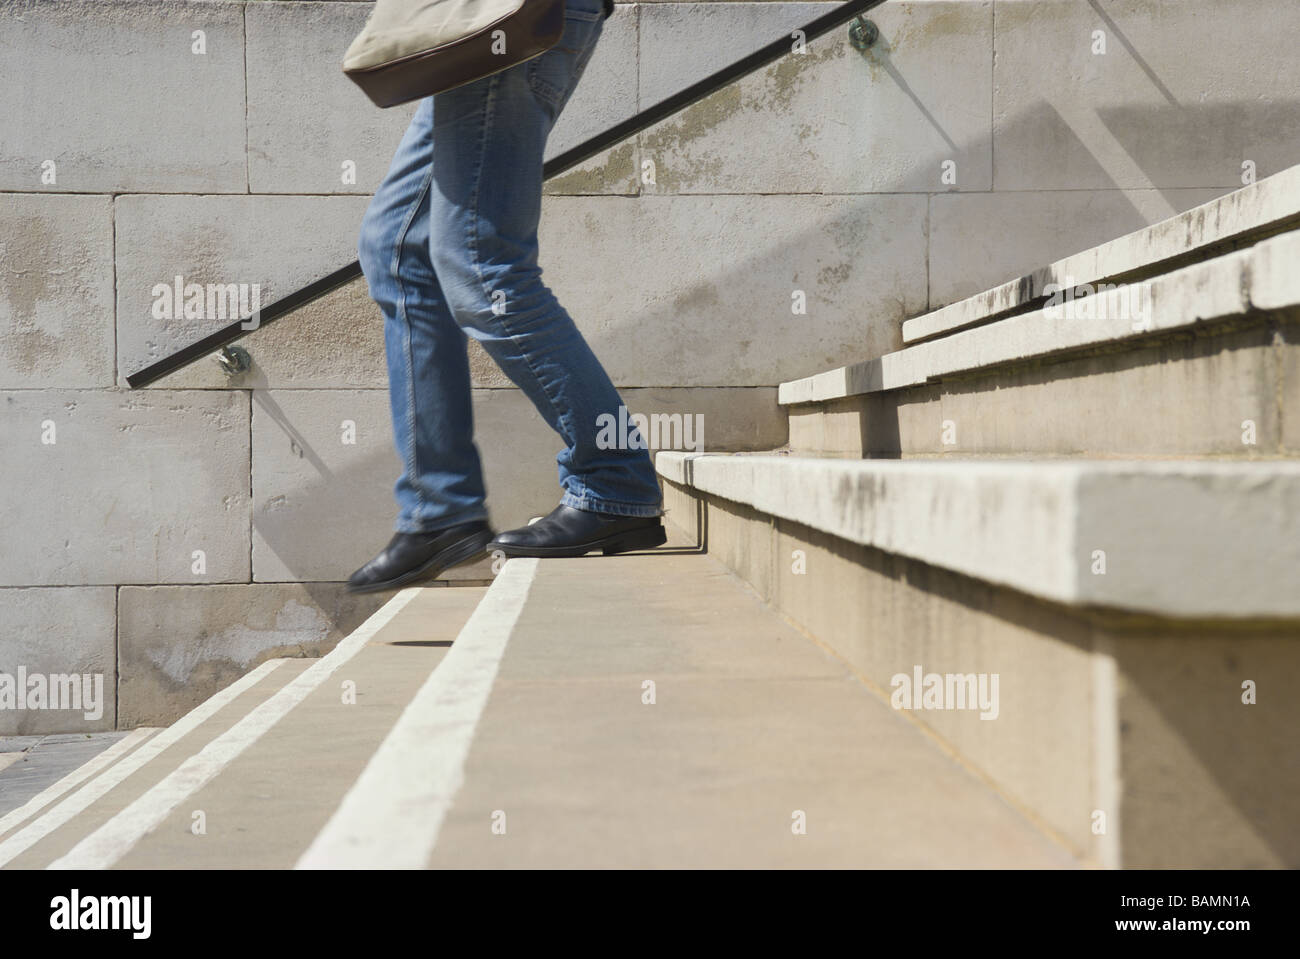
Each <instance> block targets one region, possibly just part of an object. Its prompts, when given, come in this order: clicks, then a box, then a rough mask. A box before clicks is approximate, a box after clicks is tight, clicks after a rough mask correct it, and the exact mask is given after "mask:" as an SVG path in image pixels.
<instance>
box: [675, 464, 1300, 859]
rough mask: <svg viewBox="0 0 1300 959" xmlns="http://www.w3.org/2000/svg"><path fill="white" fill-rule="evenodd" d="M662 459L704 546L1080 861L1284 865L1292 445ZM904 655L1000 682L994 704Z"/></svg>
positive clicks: (1297, 671) (1297, 844) (1290, 759)
mask: <svg viewBox="0 0 1300 959" xmlns="http://www.w3.org/2000/svg"><path fill="white" fill-rule="evenodd" d="M656 463H657V465H658V469H659V472H660V475H661V479H662V480H663V481H664V485H665V497H666V502H667V505H668V507H669V509H670V511H671V515H672V516H673V517H674V518H675V519H677V520H678V521H679V522H682V523H685V524H687V525H688V527H689V528H690V532H691V533H692V534H694V535H696V536H698V537H699V538H700V540H701V541H702V542H704V543H705V544H706V547H707V549H708V552H709V554H710V555H711V556H714V557H716V558H717V559H718V560H719V561H721V562H722V563H723V564H724V565H726V566H727V567H728V568H730V569H732V570H733V571H735V572H736V573H737V574H738V575H739V576H740V577H741V578H742V579H744V580H745V581H747V582H748V583H750V584H751V586H753V588H754V589H755V591H756V592H757V593H758V594H759V595H760V596H761V597H762V598H763V599H764V600H766V601H767V602H768V603H769V604H770V605H771V606H772V607H773V608H774V609H775V610H776V611H777V612H779V613H781V614H782V615H784V616H787V617H789V618H790V619H791V621H793V622H794V623H796V624H797V625H798V626H800V627H801V628H802V629H804V630H805V631H807V632H808V633H809V634H810V635H812V636H814V637H816V638H817V639H818V640H819V641H820V642H822V643H825V644H826V645H827V646H828V647H830V648H831V649H834V650H835V651H836V652H837V653H839V654H840V655H842V656H843V657H844V659H845V660H846V661H847V662H849V663H850V664H851V665H852V666H853V667H854V668H855V669H856V670H857V671H858V672H860V673H861V674H862V675H863V676H864V677H865V678H866V679H867V680H868V681H869V682H872V683H874V684H876V685H877V686H878V687H880V688H881V689H882V690H888V691H890V695H891V696H897V697H899V698H898V700H897V702H898V704H899V706H900V708H912V712H913V715H915V716H916V717H917V718H918V719H920V720H921V721H923V722H924V723H925V724H926V726H927V727H929V728H930V729H931V730H932V731H933V732H934V733H935V734H936V735H937V736H939V737H940V738H941V739H942V740H943V741H944V742H945V743H947V744H948V745H949V746H950V747H951V748H952V749H953V750H954V751H955V752H956V753H957V754H959V755H960V756H962V757H963V758H964V759H965V760H966V761H968V762H970V763H971V764H972V765H973V766H974V767H976V768H977V769H979V770H981V771H982V772H983V773H984V774H985V775H987V776H988V777H989V778H990V779H991V780H992V781H994V782H996V783H997V784H998V785H999V787H1000V788H1001V789H1003V790H1004V791H1005V792H1006V793H1007V794H1009V795H1011V796H1013V797H1015V799H1016V800H1017V801H1018V802H1020V803H1022V804H1023V805H1024V806H1026V807H1027V808H1029V809H1032V810H1033V811H1034V812H1035V813H1036V814H1037V815H1038V816H1040V817H1041V818H1042V819H1043V820H1044V821H1046V822H1047V823H1049V824H1050V825H1051V827H1052V828H1054V829H1055V830H1057V831H1059V832H1060V834H1061V835H1063V836H1064V837H1065V838H1066V840H1067V841H1068V842H1070V843H1072V844H1074V845H1075V846H1076V847H1077V848H1079V849H1081V850H1084V851H1085V853H1086V855H1088V857H1089V858H1092V859H1095V860H1096V861H1099V862H1101V863H1103V864H1105V865H1108V866H1119V865H1125V866H1143V867H1153V868H1156V867H1184V866H1290V867H1293V866H1295V865H1297V864H1300V838H1298V837H1297V835H1296V833H1295V830H1294V828H1293V826H1292V825H1291V824H1293V823H1294V822H1295V821H1296V820H1297V818H1300V745H1297V742H1296V740H1295V737H1294V735H1293V733H1292V730H1294V728H1295V727H1296V724H1297V722H1300V704H1297V702H1296V700H1295V697H1294V696H1292V695H1291V694H1290V691H1291V690H1293V689H1294V688H1295V684H1296V683H1297V682H1300V594H1298V593H1297V591H1296V590H1295V589H1294V583H1295V575H1296V571H1297V570H1300V525H1297V520H1296V516H1297V515H1300V514H1297V508H1300V464H1297V463H1286V462H1267V463H1254V464H1233V463H1211V462H1201V461H1188V462H1171V463H1165V462H1152V461H1138V462H1106V461H1077V462H1061V461H1048V462H1010V461H992V462H988V461H979V460H970V461H953V462H934V461H917V462H895V461H876V460H841V459H826V458H806V457H796V456H789V455H785V456H763V455H722V454H704V455H699V454H682V453H666V452H664V453H659V454H658V456H657V458H656ZM918 670H919V671H920V672H921V674H922V677H923V678H922V683H923V684H925V683H929V682H930V680H929V679H928V678H927V677H929V676H930V675H931V674H935V675H938V676H940V677H947V676H954V677H974V678H976V679H978V678H979V677H994V676H996V677H998V680H997V682H998V684H999V690H1000V709H999V711H998V715H997V718H996V721H990V722H973V723H972V722H970V721H969V720H970V718H972V717H971V716H970V714H969V712H968V711H964V710H961V709H952V708H948V709H938V708H936V709H930V708H924V707H925V705H926V704H925V703H924V701H922V702H921V703H916V702H915V701H908V700H907V699H906V698H904V697H905V695H906V694H907V693H908V691H909V690H910V687H911V685H914V683H915V680H914V678H913V677H915V675H916V672H917V671H918ZM945 681H946V680H945ZM987 681H988V682H992V679H991V678H989V679H988V680H987ZM1265 689H1267V690H1268V691H1269V695H1268V697H1267V698H1266V697H1265V695H1264V693H1263V690H1265ZM935 702H936V703H938V704H941V705H942V704H943V703H944V700H943V699H942V698H940V699H938V700H936V701H935ZM917 706H920V707H922V708H915V707H917Z"/></svg>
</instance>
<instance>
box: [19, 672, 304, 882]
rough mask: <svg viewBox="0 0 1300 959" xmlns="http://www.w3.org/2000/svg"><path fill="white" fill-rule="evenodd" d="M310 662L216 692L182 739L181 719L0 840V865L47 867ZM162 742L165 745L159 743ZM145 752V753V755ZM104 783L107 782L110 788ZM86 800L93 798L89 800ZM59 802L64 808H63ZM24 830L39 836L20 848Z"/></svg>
mask: <svg viewBox="0 0 1300 959" xmlns="http://www.w3.org/2000/svg"><path fill="white" fill-rule="evenodd" d="M312 662H314V660H307V659H289V660H272V661H270V662H268V663H265V664H263V667H262V668H264V669H265V670H266V671H265V672H264V673H261V674H258V676H256V677H253V674H249V676H246V677H245V679H249V678H250V677H251V678H255V679H256V681H255V682H252V683H251V684H247V685H246V687H243V688H240V689H239V690H238V694H237V695H235V696H233V697H228V696H226V694H228V693H229V692H231V688H227V689H226V690H223V691H222V692H219V693H217V694H216V696H214V697H213V698H212V700H209V701H208V702H207V703H205V704H202V705H200V706H199V707H197V708H196V709H195V710H193V711H191V713H190V714H188V715H189V717H195V716H198V715H201V714H203V713H204V712H205V710H206V708H207V707H209V706H210V705H211V704H212V703H213V700H218V699H219V698H225V699H226V701H225V702H224V703H223V704H222V705H221V706H220V707H219V708H218V709H216V711H215V712H212V713H211V715H206V716H205V717H204V718H202V719H201V721H199V722H198V724H197V725H195V726H194V727H193V728H191V729H188V731H186V732H185V733H184V734H183V735H180V736H178V737H177V736H175V735H174V734H175V733H176V731H178V729H179V728H184V727H183V724H185V722H186V719H185V718H182V720H180V721H179V723H178V724H175V725H173V726H172V727H170V728H169V730H164V731H163V732H162V733H159V734H157V735H155V736H154V737H153V738H152V739H150V740H149V741H147V742H146V743H144V744H143V745H142V746H140V747H137V749H136V750H134V751H133V752H131V753H128V754H127V755H126V756H124V757H123V758H122V759H120V760H119V761H118V762H117V763H115V764H114V765H112V766H109V767H107V768H106V769H104V770H102V771H101V772H100V773H99V774H98V775H96V776H94V777H92V778H91V779H89V780H88V781H87V782H86V783H84V784H83V785H82V786H81V787H80V788H79V789H77V790H74V791H73V792H72V793H70V794H69V795H68V796H67V797H66V798H65V799H63V800H61V801H60V802H57V803H54V804H52V805H51V806H50V807H49V808H48V809H46V810H45V811H43V812H42V813H41V814H40V815H39V816H37V817H35V818H34V819H32V820H29V821H28V822H26V823H24V824H23V825H21V826H19V827H18V828H16V829H14V830H12V831H10V832H9V833H8V834H7V835H5V836H4V837H0V867H4V868H11V869H42V868H44V867H46V866H48V865H49V864H50V863H51V862H53V861H54V860H56V859H57V858H59V857H60V856H62V855H63V854H65V853H66V852H68V851H69V850H70V849H72V848H73V847H74V846H75V845H76V844H77V843H79V842H80V841H81V840H82V839H84V838H85V837H86V836H87V835H89V834H90V833H91V832H93V831H94V830H95V829H97V828H98V827H99V826H100V825H102V824H103V823H105V822H107V821H108V820H110V819H111V818H113V817H114V816H115V815H116V814H117V813H119V812H121V810H123V809H124V808H126V807H127V806H128V805H129V804H130V803H131V802H132V801H133V800H135V799H136V798H138V797H139V796H141V795H142V794H143V793H145V792H146V791H147V790H148V789H150V788H151V787H152V786H153V785H154V784H155V783H157V782H158V781H159V780H160V779H162V778H163V777H164V776H166V775H168V774H169V773H171V772H172V771H174V770H175V769H176V768H178V767H179V766H180V765H181V764H182V763H183V762H184V761H185V760H186V759H187V758H188V757H190V756H192V755H193V754H195V753H196V752H198V751H199V750H201V749H203V747H204V746H206V745H207V744H208V743H210V742H211V741H212V740H214V739H215V738H216V737H218V736H220V735H221V734H222V733H223V732H225V731H226V730H227V729H229V728H230V727H231V726H233V725H234V724H235V723H237V722H238V721H239V720H240V719H242V718H243V717H244V716H246V715H247V714H248V713H249V712H250V711H251V710H253V709H254V708H256V707H257V706H258V705H260V704H261V703H263V702H265V701H266V700H267V699H268V698H270V696H272V695H273V694H274V693H275V692H276V691H278V690H279V689H280V688H281V687H282V686H283V685H284V684H285V683H287V682H289V681H290V680H291V679H292V678H293V677H295V676H297V675H299V674H300V673H302V672H304V671H305V670H306V669H307V668H308V667H309V666H310V665H311V664H312ZM236 685H237V686H238V685H239V684H236ZM169 732H170V733H172V734H173V735H172V736H171V737H170V739H169V740H167V741H164V740H163V738H162V737H163V736H166V735H168V733H169ZM164 742H167V744H166V745H162V744H163V743H164ZM150 747H154V748H152V749H151V748H150ZM145 750H149V751H148V752H147V753H146V752H145ZM146 757H148V758H147V759H146ZM128 770H129V771H128ZM109 783H112V785H111V787H110V786H109ZM105 789H107V791H103V792H102V795H101V794H100V792H101V791H102V790H105ZM92 796H93V797H94V798H93V799H92V798H89V797H92ZM64 803H68V804H70V805H69V806H64ZM61 807H62V808H61ZM74 808H75V814H73V815H71V817H70V818H68V811H69V809H74ZM27 829H36V830H38V831H41V832H44V834H43V835H41V836H40V838H39V839H37V840H36V841H35V842H33V843H31V844H30V845H26V841H27V840H26V837H25V836H24V830H27ZM46 830H48V831H47V832H46ZM28 835H29V836H30V835H31V834H28ZM11 842H12V843H15V844H16V845H24V846H25V848H23V849H22V850H21V851H18V852H17V853H16V854H14V853H15V849H14V846H8V844H9V843H11Z"/></svg>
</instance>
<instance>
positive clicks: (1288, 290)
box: [778, 230, 1300, 406]
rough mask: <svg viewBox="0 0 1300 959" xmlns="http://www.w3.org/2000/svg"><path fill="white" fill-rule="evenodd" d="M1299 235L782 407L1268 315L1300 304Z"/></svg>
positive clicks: (810, 384) (784, 389) (782, 395)
mask: <svg viewBox="0 0 1300 959" xmlns="http://www.w3.org/2000/svg"><path fill="white" fill-rule="evenodd" d="M1297 257H1300V230H1298V231H1294V232H1290V233H1286V234H1283V235H1281V236H1278V237H1274V238H1272V239H1270V240H1266V241H1264V242H1262V243H1260V244H1258V245H1256V246H1254V247H1251V248H1250V249H1247V250H1241V251H1238V252H1235V253H1228V254H1225V255H1223V256H1220V257H1216V258H1214V259H1210V260H1205V261H1203V262H1200V263H1196V264H1193V265H1191V266H1187V267H1183V268H1181V269H1179V270H1175V271H1173V272H1171V273H1167V274H1163V275H1161V276H1157V277H1154V278H1151V279H1148V280H1143V281H1140V283H1139V284H1138V288H1140V290H1141V293H1140V294H1136V293H1134V291H1133V290H1127V289H1121V290H1116V291H1113V292H1110V293H1101V294H1098V298H1099V302H1105V303H1108V304H1112V305H1111V306H1108V307H1107V311H1108V315H1107V316H1105V317H1104V318H1096V319H1093V318H1085V317H1079V316H1070V315H1068V314H1057V315H1051V314H1050V313H1049V312H1048V311H1047V310H1046V309H1037V310H1033V311H1031V312H1027V313H1019V314H1016V315H1013V316H1009V317H1006V318H1004V319H1000V320H997V321H996V322H992V323H988V324H985V325H982V326H976V327H972V328H970V329H965V330H961V331H959V332H955V333H951V334H950V335H947V336H944V337H943V338H941V339H934V340H929V341H926V342H923V343H916V344H914V345H911V346H906V347H904V348H903V349H901V350H898V351H896V352H893V353H887V354H885V355H884V356H881V357H877V358H875V359H871V360H865V361H862V362H859V363H853V364H850V365H848V366H843V367H838V368H836V369H833V370H827V371H824V372H822V373H816V374H813V375H812V376H807V377H803V378H801V379H797V380H790V381H788V382H785V383H782V384H781V385H780V387H779V388H778V402H779V403H781V404H782V405H783V406H791V405H795V404H800V403H817V402H825V401H829V400H836V399H842V398H844V397H848V396H855V395H859V394H863V393H876V392H881V391H885V390H894V389H901V388H906V387H915V386H920V385H923V384H926V383H928V382H932V381H933V380H935V379H937V378H940V377H944V376H952V375H955V374H959V373H964V372H968V371H971V370H977V369H990V368H994V367H997V366H1000V365H1004V364H1011V363H1018V362H1026V361H1029V360H1034V359H1038V358H1043V357H1051V356H1054V355H1059V354H1069V353H1077V352H1078V351H1080V350H1086V349H1096V348H1099V347H1106V346H1112V345H1114V344H1117V343H1123V342H1125V341H1137V340H1139V339H1142V338H1145V337H1149V336H1151V335H1153V334H1156V333H1161V332H1172V331H1177V330H1186V329H1191V328H1193V327H1197V326H1199V325H1203V324H1205V323H1207V322H1210V321H1214V322H1223V321H1226V320H1229V319H1234V318H1238V317H1243V316H1246V315H1248V314H1251V313H1254V312H1257V311H1261V310H1279V309H1288V308H1294V307H1296V306H1298V305H1300V276H1298V275H1297V273H1296V271H1295V270H1294V269H1293V266H1292V264H1294V263H1295V261H1296V259H1297ZM1135 295H1140V296H1141V297H1142V298H1143V301H1144V302H1146V303H1148V304H1152V306H1151V315H1150V317H1149V321H1144V320H1143V319H1142V318H1138V319H1137V320H1134V319H1133V318H1131V317H1130V316H1128V315H1126V314H1125V313H1124V311H1123V309H1122V303H1121V301H1122V300H1124V299H1125V298H1128V302H1132V299H1131V298H1132V297H1134V296H1135Z"/></svg>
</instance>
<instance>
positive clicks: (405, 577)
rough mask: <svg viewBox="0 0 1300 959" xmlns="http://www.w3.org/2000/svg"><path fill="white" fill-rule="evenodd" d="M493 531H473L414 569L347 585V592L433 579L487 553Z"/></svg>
mask: <svg viewBox="0 0 1300 959" xmlns="http://www.w3.org/2000/svg"><path fill="white" fill-rule="evenodd" d="M495 535H496V534H495V533H491V532H488V531H484V532H482V533H475V534H474V535H473V536H467V537H466V538H465V539H463V540H461V541H460V542H459V543H455V544H453V545H451V546H448V547H447V548H446V549H444V550H443V551H442V552H440V553H436V554H434V556H433V558H432V559H430V560H429V561H428V562H426V563H425V564H424V565H423V566H417V567H416V568H415V569H411V570H407V571H406V572H405V573H403V574H402V575H401V576H396V577H394V578H393V579H386V580H383V581H381V582H378V583H370V584H368V585H366V586H349V587H348V592H349V593H378V592H382V591H383V590H386V589H398V588H400V587H402V586H407V585H409V584H411V583H414V582H416V581H417V580H421V579H433V578H434V577H436V576H438V574H439V573H442V572H445V571H446V570H449V569H451V568H452V567H454V566H460V565H462V564H464V563H468V562H471V561H473V560H476V559H478V558H479V556H480V554H481V555H487V548H488V544H489V543H490V542H491V541H492V537H493V536H495Z"/></svg>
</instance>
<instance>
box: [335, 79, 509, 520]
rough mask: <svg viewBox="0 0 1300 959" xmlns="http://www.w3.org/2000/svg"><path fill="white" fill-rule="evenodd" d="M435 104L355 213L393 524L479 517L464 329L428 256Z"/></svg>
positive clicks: (479, 476)
mask: <svg viewBox="0 0 1300 959" xmlns="http://www.w3.org/2000/svg"><path fill="white" fill-rule="evenodd" d="M432 116H433V104H432V100H431V99H427V100H425V101H424V102H422V103H421V104H420V107H419V109H418V110H417V111H416V114H415V116H414V118H413V119H412V121H411V125H410V127H409V128H408V129H407V132H406V136H405V137H403V139H402V142H401V145H400V146H399V147H398V149H397V153H396V154H395V155H394V157H393V162H392V165H391V167H390V169H389V172H388V175H387V176H386V177H385V179H384V182H383V183H382V184H381V185H380V187H379V189H378V190H377V191H376V192H375V196H374V199H373V200H372V201H371V203H370V206H369V207H368V208H367V210H366V215H365V218H364V219H363V220H362V225H361V236H360V239H359V241H358V253H359V255H360V259H361V266H362V271H363V272H364V273H365V276H366V281H367V283H368V284H369V287H370V296H371V298H372V299H374V301H375V302H376V303H377V304H378V305H379V307H380V309H381V310H382V312H383V315H384V346H385V351H386V354H387V359H388V384H389V400H390V405H391V408H392V417H393V433H394V439H395V440H396V444H397V450H398V454H399V455H400V457H401V459H402V465H403V471H402V474H401V476H400V477H399V478H398V480H397V485H396V487H395V489H394V493H395V495H396V498H397V503H398V515H397V522H396V524H395V528H396V529H397V531H398V532H403V533H419V532H430V531H434V530H438V529H443V528H446V527H449V526H454V525H456V524H459V523H465V522H468V521H471V520H484V519H486V518H487V509H486V506H485V505H484V486H483V473H482V466H481V464H480V461H479V455H478V450H477V448H476V447H475V445H474V439H473V437H474V427H473V413H472V409H471V406H470V395H471V394H470V372H469V360H468V357H467V356H466V352H465V346H466V340H465V334H464V332H463V331H462V330H461V329H460V327H459V326H458V325H457V324H456V321H455V320H454V319H453V317H452V315H451V312H450V310H449V309H448V306H447V302H446V300H445V298H444V297H443V295H442V290H441V288H440V287H439V285H438V278H437V275H436V273H435V272H434V269H433V264H432V263H431V262H430V259H429V190H430V182H431V180H432V177H433V140H432V135H431V134H432V124H431V120H432Z"/></svg>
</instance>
